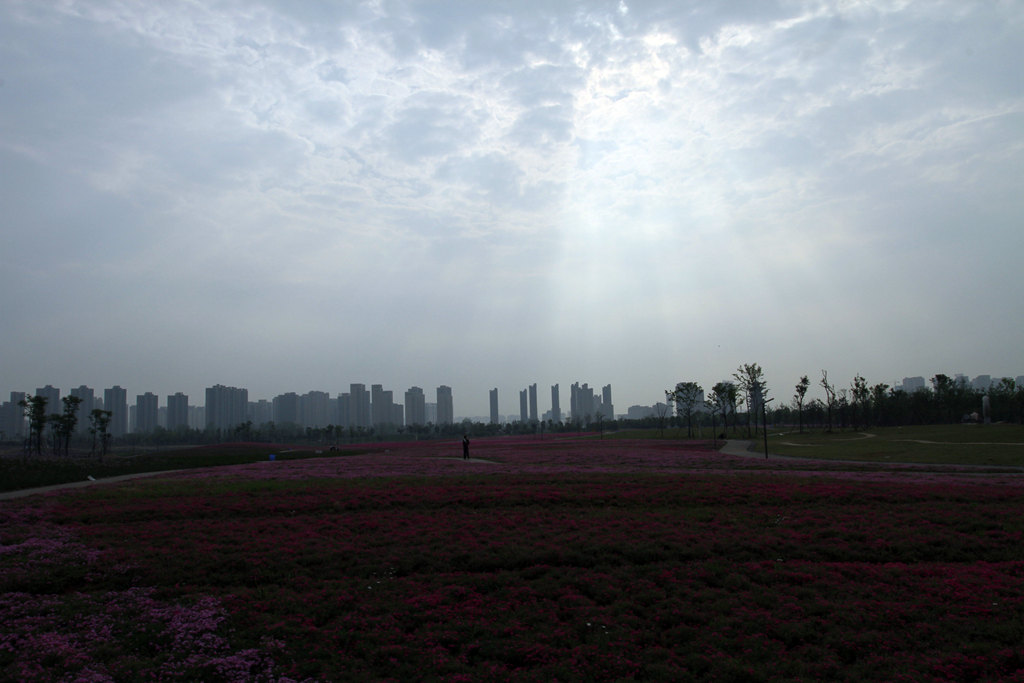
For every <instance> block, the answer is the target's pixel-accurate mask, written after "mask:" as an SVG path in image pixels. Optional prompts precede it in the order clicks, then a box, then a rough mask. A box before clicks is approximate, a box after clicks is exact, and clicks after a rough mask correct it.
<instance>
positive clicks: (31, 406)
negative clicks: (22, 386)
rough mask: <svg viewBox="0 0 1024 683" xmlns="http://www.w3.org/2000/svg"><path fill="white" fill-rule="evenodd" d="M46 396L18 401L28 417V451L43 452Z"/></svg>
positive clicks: (39, 453) (37, 453)
mask: <svg viewBox="0 0 1024 683" xmlns="http://www.w3.org/2000/svg"><path fill="white" fill-rule="evenodd" d="M46 401H47V399H46V397H45V396H31V397H29V398H27V399H24V398H23V399H21V400H20V401H18V405H19V406H21V407H22V409H23V410H24V411H25V417H27V418H28V444H26V446H27V449H26V452H28V453H31V452H32V451H33V450H34V451H35V452H36V455H39V456H41V455H42V454H43V430H44V429H46V419H47V417H46Z"/></svg>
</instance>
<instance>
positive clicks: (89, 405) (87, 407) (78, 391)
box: [71, 384, 96, 434]
mask: <svg viewBox="0 0 1024 683" xmlns="http://www.w3.org/2000/svg"><path fill="white" fill-rule="evenodd" d="M71 395H72V396H74V397H76V398H80V399H82V402H81V403H79V404H78V422H77V423H76V424H75V432H76V433H78V434H85V433H86V432H88V431H89V414H90V413H92V411H93V408H95V407H96V392H94V391H93V390H92V387H87V386H85V385H84V384H83V385H81V386H79V387H77V388H75V389H72V390H71Z"/></svg>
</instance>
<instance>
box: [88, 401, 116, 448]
mask: <svg viewBox="0 0 1024 683" xmlns="http://www.w3.org/2000/svg"><path fill="white" fill-rule="evenodd" d="M113 415H114V413H113V411H110V410H101V409H100V408H94V409H93V410H92V412H91V413H89V433H90V434H92V452H93V453H95V452H96V437H97V436H99V438H100V444H101V451H100V460H102V459H103V456H105V455H106V454H107V444H108V443H109V441H110V434H109V433H108V432H107V427H108V426H109V425H110V418H111V417H113Z"/></svg>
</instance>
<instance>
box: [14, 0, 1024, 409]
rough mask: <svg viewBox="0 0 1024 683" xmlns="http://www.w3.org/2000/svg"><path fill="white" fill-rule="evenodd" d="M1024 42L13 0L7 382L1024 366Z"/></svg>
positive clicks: (984, 8) (493, 15)
mask: <svg viewBox="0 0 1024 683" xmlns="http://www.w3.org/2000/svg"><path fill="white" fill-rule="evenodd" d="M1021 54H1024V5H1022V4H1021V3H1019V2H985V3H963V2H959V1H955V2H896V1H892V2H762V1H757V2H729V3H706V2H653V1H648V2H626V1H622V2H584V3H571V4H570V3H565V4H563V3H533V2H523V3H508V4H506V3H494V2H479V3H455V4H453V3H444V4H443V5H442V4H440V3H431V2H419V3H417V2H387V3H380V2H370V3H359V4H355V3H351V4H349V3H346V4H344V5H340V4H338V5H335V4H330V5H328V4H325V3H310V2H269V1H268V2H256V1H252V2H221V3H179V2H169V3H137V4H124V3H120V2H114V1H110V2H107V1H104V0H94V1H90V2H76V1H74V0H69V1H68V2H62V3H59V4H57V3H52V4H51V3H38V2H20V1H17V0H15V1H11V2H4V3H2V4H0V169H3V170H2V175H0V178H2V180H0V205H2V206H3V219H2V223H0V225H2V229H0V292H2V294H0V320H2V321H3V327H4V338H3V343H2V345H0V391H2V392H3V393H2V396H3V397H6V393H7V392H8V391H15V390H17V391H32V390H33V389H34V388H36V387H41V386H43V385H46V384H52V385H54V386H57V387H61V388H63V390H64V391H65V392H66V391H67V390H68V389H70V388H72V387H76V386H78V385H80V384H86V385H89V386H92V387H94V388H96V389H97V390H102V389H103V388H106V387H110V386H112V385H114V384H118V385H120V386H122V387H125V388H126V389H127V390H128V392H129V394H130V395H131V396H134V395H135V394H141V393H144V392H147V391H152V392H154V393H156V394H158V395H160V396H161V402H162V399H163V398H164V397H165V396H166V395H167V394H172V393H175V392H179V391H181V392H184V393H186V394H188V395H189V396H190V397H191V399H192V402H193V403H201V402H202V396H203V392H204V390H205V388H206V387H209V386H212V385H214V384H225V385H229V386H238V387H245V388H247V389H248V390H249V395H250V396H251V397H253V398H271V397H273V396H275V395H277V394H281V393H284V392H291V391H294V392H306V391H309V390H321V391H326V392H329V393H331V394H332V395H336V394H338V393H340V392H344V391H347V390H348V387H349V385H350V383H365V384H366V385H367V386H369V385H371V384H382V385H384V386H385V387H387V388H388V389H392V390H394V391H395V392H396V394H398V393H400V392H404V391H405V390H406V389H407V388H408V387H410V386H413V385H415V386H420V387H423V388H424V390H425V391H427V392H428V393H429V392H433V391H434V389H435V388H436V387H437V386H439V385H447V386H450V387H452V390H453V395H454V402H455V412H456V414H457V415H465V416H470V415H474V416H483V415H487V414H488V391H489V390H490V389H492V388H494V387H497V388H498V389H499V392H500V396H501V403H502V405H501V412H502V413H514V412H516V409H517V403H518V392H519V391H520V390H522V389H525V388H526V387H527V386H528V385H530V384H533V383H537V384H538V387H539V389H540V394H541V396H542V397H543V396H545V392H547V391H548V390H549V388H550V386H551V385H552V384H556V383H558V384H560V385H561V387H562V389H563V392H567V391H568V387H569V386H570V385H571V384H572V383H573V382H581V383H582V382H587V383H589V384H590V386H591V387H595V388H598V389H599V388H600V387H602V386H604V385H607V384H611V385H612V387H613V390H614V402H615V406H616V412H625V410H626V408H628V406H630V405H633V404H651V403H653V402H655V401H658V400H662V399H663V398H664V394H663V391H664V390H665V389H668V388H670V387H671V386H672V385H673V384H674V383H676V382H679V381H686V380H693V381H697V382H700V383H701V384H702V385H703V386H704V387H705V388H706V389H707V388H710V386H711V385H712V384H714V383H715V382H717V381H720V380H723V379H727V378H729V377H730V376H731V375H732V373H733V372H735V371H736V370H737V368H738V367H739V366H740V365H741V364H743V363H758V364H760V365H761V366H762V367H763V369H764V373H765V379H766V381H767V384H768V387H769V390H770V391H771V392H772V395H774V396H776V397H778V398H780V400H782V401H788V400H789V398H790V396H791V395H792V393H793V385H794V384H795V383H796V381H797V380H798V379H799V377H800V376H801V375H804V374H806V375H809V376H810V378H811V380H812V386H813V385H814V384H816V382H817V380H818V379H819V378H820V373H821V370H822V369H827V370H828V372H829V378H830V379H831V380H832V381H834V382H836V383H837V384H839V385H841V386H845V385H847V384H848V383H849V381H850V380H851V379H852V378H853V376H854V375H855V374H857V373H859V374H861V375H863V376H864V377H866V378H867V380H868V382H869V383H872V384H874V383H877V382H888V383H892V382H894V381H898V380H899V379H900V378H902V377H907V376H917V375H920V376H924V377H931V376H932V375H934V374H935V373H946V374H949V375H953V374H954V373H963V374H965V375H967V376H971V377H973V376H976V375H981V374H991V375H993V376H996V377H1001V376H1008V377H1015V376H1019V375H1021V373H1022V372H1024V364H1022V362H1021V343H1020V342H1021V327H1020V321H1021V319H1022V318H1024V303H1022V300H1021V296H1020V285H1019V280H1020V270H1021V254H1022V253H1024V249H1022V247H1024V236H1022V231H1021V229H1020V228H1021V217H1022V216H1024V191H1022V190H1024V187H1022V183H1021V169H1022V168H1024V136H1022V135H1021V132H1022V131H1024V74H1022V73H1021V70H1020V69H1019V66H1018V63H1019V59H1020V55H1021ZM811 394H812V395H817V394H816V393H815V389H813V388H812V391H811ZM565 401H566V398H565V394H563V403H564V402H565ZM546 402H547V401H546V400H543V401H542V403H546ZM563 408H564V406H563Z"/></svg>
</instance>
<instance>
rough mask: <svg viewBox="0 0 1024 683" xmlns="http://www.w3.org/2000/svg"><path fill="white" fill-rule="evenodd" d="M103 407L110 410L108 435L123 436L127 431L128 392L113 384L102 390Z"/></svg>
mask: <svg viewBox="0 0 1024 683" xmlns="http://www.w3.org/2000/svg"><path fill="white" fill-rule="evenodd" d="M103 409H104V410H109V411H110V425H109V427H108V428H107V433H108V434H110V436H113V437H117V436H124V435H125V434H127V433H128V392H127V391H126V390H125V389H122V388H121V387H120V386H118V385H117V384H115V385H114V386H112V387H110V388H109V389H104V390H103Z"/></svg>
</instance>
